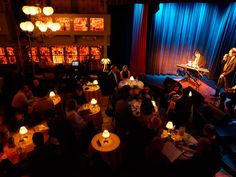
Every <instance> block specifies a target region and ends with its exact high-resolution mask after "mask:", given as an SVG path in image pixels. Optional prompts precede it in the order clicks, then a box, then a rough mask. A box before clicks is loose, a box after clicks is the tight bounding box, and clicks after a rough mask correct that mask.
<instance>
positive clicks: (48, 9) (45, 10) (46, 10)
mask: <svg viewBox="0 0 236 177" xmlns="http://www.w3.org/2000/svg"><path fill="white" fill-rule="evenodd" d="M53 12H54V10H53V8H52V7H50V6H47V7H44V8H43V13H44V15H46V16H49V15H52V14H53Z"/></svg>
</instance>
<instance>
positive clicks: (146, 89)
mask: <svg viewBox="0 0 236 177" xmlns="http://www.w3.org/2000/svg"><path fill="white" fill-rule="evenodd" d="M140 94H141V96H142V97H143V98H145V97H146V98H151V99H155V98H154V97H155V94H154V92H153V91H152V90H151V89H150V87H149V86H148V85H144V87H143V89H142V90H141V91H140Z"/></svg>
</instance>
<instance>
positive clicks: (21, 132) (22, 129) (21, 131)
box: [19, 126, 28, 141]
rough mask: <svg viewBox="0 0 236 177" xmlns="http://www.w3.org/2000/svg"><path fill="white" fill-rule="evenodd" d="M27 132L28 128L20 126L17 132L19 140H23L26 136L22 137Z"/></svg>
mask: <svg viewBox="0 0 236 177" xmlns="http://www.w3.org/2000/svg"><path fill="white" fill-rule="evenodd" d="M27 133H28V129H27V128H26V127H25V126H21V127H20V130H19V134H20V136H21V138H20V141H24V138H27V136H25V137H24V135H26V134H27Z"/></svg>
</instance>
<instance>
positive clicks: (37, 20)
mask: <svg viewBox="0 0 236 177" xmlns="http://www.w3.org/2000/svg"><path fill="white" fill-rule="evenodd" d="M22 11H23V12H24V14H26V15H28V16H29V17H30V19H31V21H25V22H21V23H20V28H21V29H22V30H23V31H27V32H32V31H33V30H34V29H35V26H36V27H37V28H38V29H39V30H40V31H41V32H46V31H47V30H48V29H49V30H51V31H53V32H55V31H58V30H59V29H60V28H61V25H60V23H54V22H53V21H52V18H47V17H48V16H51V15H52V14H53V12H54V9H53V8H52V7H50V6H45V7H40V6H39V5H35V6H23V7H22Z"/></svg>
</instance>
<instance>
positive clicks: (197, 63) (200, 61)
mask: <svg viewBox="0 0 236 177" xmlns="http://www.w3.org/2000/svg"><path fill="white" fill-rule="evenodd" d="M189 64H191V67H194V68H204V67H205V65H206V59H205V57H204V56H202V55H201V53H200V51H199V50H195V52H194V56H193V57H192V58H191V60H190V61H189ZM189 64H188V65H189ZM187 72H188V74H192V75H194V76H196V77H197V76H198V72H195V71H193V70H191V71H187ZM177 75H181V76H185V75H186V69H184V68H178V69H177Z"/></svg>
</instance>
